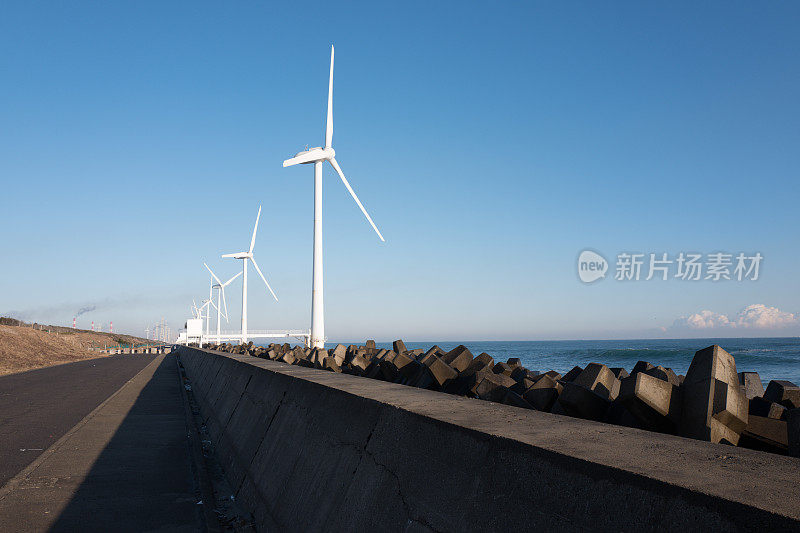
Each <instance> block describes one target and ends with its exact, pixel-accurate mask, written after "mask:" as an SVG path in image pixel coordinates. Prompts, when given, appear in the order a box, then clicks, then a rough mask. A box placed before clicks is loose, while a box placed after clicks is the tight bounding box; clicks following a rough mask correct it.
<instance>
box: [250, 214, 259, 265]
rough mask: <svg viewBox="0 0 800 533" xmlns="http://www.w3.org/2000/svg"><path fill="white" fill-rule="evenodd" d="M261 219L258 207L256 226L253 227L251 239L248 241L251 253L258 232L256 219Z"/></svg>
mask: <svg viewBox="0 0 800 533" xmlns="http://www.w3.org/2000/svg"><path fill="white" fill-rule="evenodd" d="M259 218H261V206H258V215H256V225H255V226H253V238H252V239H251V240H250V252H249V253H251V254H252V253H253V247H254V246H255V245H256V232H257V231H258V219H259Z"/></svg>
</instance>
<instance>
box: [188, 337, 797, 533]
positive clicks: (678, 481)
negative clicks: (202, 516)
mask: <svg viewBox="0 0 800 533" xmlns="http://www.w3.org/2000/svg"><path fill="white" fill-rule="evenodd" d="M178 353H179V357H180V360H181V362H182V364H183V366H184V368H185V370H186V374H187V376H188V377H189V379H190V380H191V383H192V388H193V391H194V394H195V397H196V398H197V401H198V403H199V404H200V408H201V410H202V414H203V417H204V418H205V419H206V420H207V425H208V428H209V431H210V433H211V435H212V438H213V439H214V444H215V446H216V450H217V453H218V455H219V459H220V461H221V462H222V464H223V467H224V468H225V470H226V475H227V477H228V479H229V481H230V483H231V486H232V487H234V489H235V490H236V497H237V499H238V500H239V501H240V502H241V503H242V504H243V505H244V506H246V507H247V508H249V509H250V510H251V511H252V512H253V513H254V515H255V518H256V523H257V527H258V528H259V529H260V530H287V531H292V530H294V531H309V530H315V531H320V530H326V531H331V530H333V531H337V530H338V531H341V530H350V531H352V530H359V531H366V530H384V531H406V530H410V531H428V530H432V531H472V530H485V531H505V530H513V529H517V530H530V529H533V528H539V527H545V528H552V529H556V530H574V529H580V528H587V529H593V530H598V529H600V530H614V531H620V530H637V529H645V530H652V529H659V530H664V529H666V530H679V529H680V530H701V529H711V528H713V529H715V530H751V529H765V530H775V529H798V528H800V485H798V481H800V459H796V458H791V457H783V456H777V455H772V454H766V453H762V452H757V451H752V450H747V449H741V448H733V447H730V446H724V445H718V444H711V443H708V442H701V441H695V440H689V439H684V438H680V437H674V436H670V435H663V434H656V433H652V432H646V431H641V430H637V429H631V428H626V427H619V426H613V425H608V424H603V423H598V422H591V421H586V420H580V419H575V418H568V417H560V416H558V415H553V414H549V413H542V412H537V411H531V410H526V409H518V408H515V407H510V406H506V405H500V404H494V403H490V402H484V401H481V400H472V399H466V398H461V397H457V396H451V395H446V394H442V393H437V392H432V391H427V390H421V389H416V388H411V387H406V386H403V385H397V384H392V383H386V382H381V381H376V380H371V379H366V378H360V377H355V376H348V375H342V374H336V373H332V372H325V371H322V370H315V369H310V368H303V367H298V366H291V365H287V364H283V363H278V362H274V361H268V360H264V359H259V358H256V357H252V356H248V355H233V354H227V353H220V352H210V351H207V350H200V349H195V348H186V347H181V348H180V349H179V351H178Z"/></svg>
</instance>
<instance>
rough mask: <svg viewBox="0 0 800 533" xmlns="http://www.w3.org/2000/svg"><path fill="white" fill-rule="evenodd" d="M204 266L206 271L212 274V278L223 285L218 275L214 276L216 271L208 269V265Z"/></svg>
mask: <svg viewBox="0 0 800 533" xmlns="http://www.w3.org/2000/svg"><path fill="white" fill-rule="evenodd" d="M203 266H204V267H206V270H208V271H209V272H211V277H212V278H214V279H215V280H216V282H217V283H219V284H220V285H222V282H221V281H220V280H219V278H218V277H217V275H216V274H214V271H213V270H211V269H210V268H209V267H208V265H207V264H205V263H203Z"/></svg>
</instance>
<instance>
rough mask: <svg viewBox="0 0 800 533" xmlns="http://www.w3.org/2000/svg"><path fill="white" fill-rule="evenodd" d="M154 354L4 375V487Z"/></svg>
mask: <svg viewBox="0 0 800 533" xmlns="http://www.w3.org/2000/svg"><path fill="white" fill-rule="evenodd" d="M155 357H156V356H155V355H116V356H109V357H103V358H100V359H91V360H88V361H79V362H76V363H69V364H65V365H58V366H53V367H49V368H42V369H39V370H31V371H29V372H23V373H20V374H12V375H9V376H1V377H0V486H3V485H4V484H5V483H6V482H7V481H8V480H9V479H11V478H12V477H14V476H15V475H16V474H17V473H18V472H20V471H21V470H22V469H23V468H25V467H26V466H27V465H28V464H30V463H31V462H32V461H33V460H34V459H36V457H38V456H39V455H40V454H41V453H42V451H44V450H46V449H47V448H49V447H50V446H51V445H52V444H53V443H54V442H55V441H57V440H58V439H59V438H61V437H62V436H63V435H64V434H65V433H66V432H67V431H69V429H70V428H72V426H74V425H75V424H77V423H78V422H80V421H81V420H82V419H83V418H84V417H85V416H86V415H87V414H89V413H90V412H91V411H92V410H93V409H94V408H95V407H97V406H98V405H100V403H102V402H103V400H105V399H106V398H108V397H109V396H111V395H112V394H113V393H114V392H116V391H117V390H119V388H120V387H122V385H124V384H125V382H127V381H128V380H130V379H131V378H132V377H133V376H135V375H136V374H137V373H138V372H139V371H140V370H141V369H143V368H144V367H145V366H147V364H148V363H150V362H151V361H152V360H153V359H154V358H155Z"/></svg>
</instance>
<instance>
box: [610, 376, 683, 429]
mask: <svg viewBox="0 0 800 533" xmlns="http://www.w3.org/2000/svg"><path fill="white" fill-rule="evenodd" d="M618 399H619V403H621V404H622V405H624V406H625V408H626V409H627V410H628V412H630V413H631V414H632V415H633V416H635V417H636V419H637V420H638V421H639V422H641V424H642V425H643V426H644V427H646V428H647V429H651V430H654V431H661V432H666V433H672V432H674V431H675V428H676V426H677V424H678V422H679V421H680V411H681V398H680V389H679V388H678V386H676V385H673V384H672V383H670V382H669V381H667V380H663V379H659V378H657V377H654V376H652V375H651V374H648V373H645V372H638V373H636V374H634V375H632V376H629V377H627V378H625V379H623V380H622V383H621V385H620V391H619V396H618Z"/></svg>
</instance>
